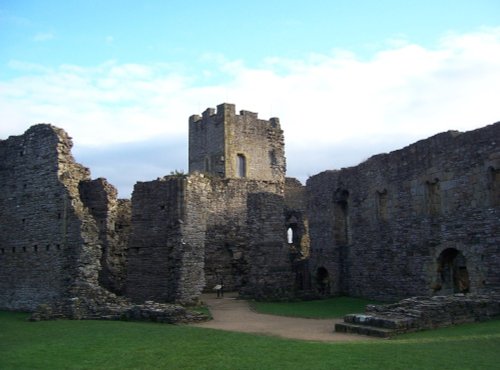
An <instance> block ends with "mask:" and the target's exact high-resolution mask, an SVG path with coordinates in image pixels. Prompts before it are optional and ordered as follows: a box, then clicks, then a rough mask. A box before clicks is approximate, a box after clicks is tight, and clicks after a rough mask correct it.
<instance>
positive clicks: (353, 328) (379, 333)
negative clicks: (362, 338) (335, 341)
mask: <svg viewBox="0 0 500 370" xmlns="http://www.w3.org/2000/svg"><path fill="white" fill-rule="evenodd" d="M335 331H336V332H339V333H352V334H360V335H367V336H370V337H378V338H390V337H391V336H393V335H396V334H397V332H396V331H395V330H392V329H387V328H380V327H375V326H369V325H359V324H352V323H346V322H341V323H337V324H335Z"/></svg>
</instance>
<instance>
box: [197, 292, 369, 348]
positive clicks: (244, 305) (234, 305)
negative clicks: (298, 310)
mask: <svg viewBox="0 0 500 370" xmlns="http://www.w3.org/2000/svg"><path fill="white" fill-rule="evenodd" d="M202 300H203V301H204V302H205V303H206V304H207V305H208V307H209V308H210V312H211V313H212V316H213V320H211V321H208V322H204V323H200V324H194V326H198V327H201V328H212V329H221V330H229V331H239V332H245V333H258V334H266V335H274V336H279V337H284V338H293V339H302V340H312V341H324V342H340V341H356V340H373V338H371V337H365V336H361V335H351V334H344V333H336V332H334V331H333V328H334V325H335V322H336V321H340V320H334V319H326V320H324V319H322V320H319V319H318V320H317V319H301V318H295V317H284V316H274V315H265V314H260V313H256V312H254V311H252V310H251V309H250V307H249V305H248V302H247V301H244V300H240V299H236V296H235V295H233V294H226V296H225V297H224V298H222V299H217V298H216V297H215V294H206V295H203V296H202Z"/></svg>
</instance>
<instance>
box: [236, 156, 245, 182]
mask: <svg viewBox="0 0 500 370" xmlns="http://www.w3.org/2000/svg"><path fill="white" fill-rule="evenodd" d="M237 166H238V171H237V173H238V177H246V176H247V160H246V158H245V156H244V155H243V154H238V156H237Z"/></svg>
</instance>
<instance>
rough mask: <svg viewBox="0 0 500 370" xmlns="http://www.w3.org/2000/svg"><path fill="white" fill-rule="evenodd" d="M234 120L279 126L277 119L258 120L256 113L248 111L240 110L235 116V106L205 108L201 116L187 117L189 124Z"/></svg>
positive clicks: (227, 104)
mask: <svg viewBox="0 0 500 370" xmlns="http://www.w3.org/2000/svg"><path fill="white" fill-rule="evenodd" d="M228 118H231V119H234V120H236V121H238V119H250V120H255V121H256V122H257V121H258V122H259V123H260V124H262V123H267V124H270V126H271V127H273V128H277V127H279V125H280V120H279V118H277V117H272V118H270V119H269V120H262V119H259V117H258V113H255V112H251V111H248V110H240V113H239V114H236V106H235V105H234V104H229V103H222V104H219V105H218V106H217V109H214V108H207V109H205V111H204V112H203V113H202V114H201V116H200V115H199V114H193V115H192V116H190V117H189V124H190V125H191V124H195V123H196V124H201V125H203V124H208V123H212V122H215V123H219V122H221V121H222V120H224V119H228Z"/></svg>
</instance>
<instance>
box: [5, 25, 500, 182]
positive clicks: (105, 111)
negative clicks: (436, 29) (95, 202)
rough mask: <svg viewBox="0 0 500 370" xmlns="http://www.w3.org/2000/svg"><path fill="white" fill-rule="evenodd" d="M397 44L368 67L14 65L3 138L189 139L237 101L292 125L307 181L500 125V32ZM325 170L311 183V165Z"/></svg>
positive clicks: (348, 63) (328, 62) (307, 63)
mask: <svg viewBox="0 0 500 370" xmlns="http://www.w3.org/2000/svg"><path fill="white" fill-rule="evenodd" d="M387 45H389V46H387V47H386V49H384V50H379V51H377V52H376V53H374V55H373V56H372V57H371V58H370V59H368V60H366V59H363V60H362V59H360V58H358V57H357V56H356V55H355V54H353V53H352V52H350V51H348V50H334V51H332V52H331V53H329V54H324V55H319V54H315V55H310V56H308V57H307V58H304V59H303V60H290V59H281V58H276V57H274V58H269V59H267V60H264V61H262V64H261V65H260V66H259V67H258V68H257V67H249V66H247V65H246V64H245V62H244V61H241V60H227V59H225V58H224V57H223V56H220V55H204V56H202V57H201V58H202V59H201V60H202V62H203V63H204V65H205V67H204V68H202V69H200V70H199V71H196V72H194V73H193V72H192V71H186V69H185V67H184V66H181V67H179V66H174V65H168V64H149V65H139V64H120V63H118V62H116V61H109V62H106V63H103V64H102V65H99V66H95V67H93V68H88V67H80V66H70V65H63V66H60V67H59V68H57V69H54V70H51V69H47V68H45V67H44V66H37V65H32V64H26V63H22V62H11V63H10V67H11V68H14V69H16V70H18V71H20V72H22V73H23V76H22V77H18V78H14V79H11V80H4V81H0V111H2V116H3V117H2V118H3V120H2V121H3V122H5V124H2V125H1V127H0V137H2V138H3V137H6V136H8V135H10V134H20V133H22V132H23V131H24V130H25V129H26V128H27V126H28V124H33V123H37V122H53V123H54V124H56V125H58V126H61V127H63V128H64V129H66V130H67V131H68V132H69V133H70V135H71V136H73V137H74V140H75V143H76V144H77V145H79V146H81V147H82V148H87V147H91V146H94V147H96V146H106V145H112V144H119V143H127V142H139V141H147V140H152V139H154V138H156V137H159V136H164V137H171V138H178V140H184V141H185V140H186V136H187V120H188V117H189V116H190V115H191V114H200V113H201V112H202V111H203V110H204V109H205V108H207V107H214V106H215V105H217V104H219V103H222V102H230V103H235V104H237V109H245V110H252V111H255V112H258V113H259V116H260V117H262V118H264V119H267V118H269V117H271V116H278V117H280V119H281V122H282V126H283V128H284V130H285V137H286V144H287V156H288V164H289V166H288V167H289V170H290V171H289V173H290V174H291V175H294V176H300V177H302V178H304V177H305V176H306V175H311V174H314V173H316V172H318V171H319V170H322V169H328V168H334V167H341V166H346V165H353V164H356V163H357V162H359V161H361V160H363V159H366V158H367V157H368V156H370V155H372V154H376V153H378V152H380V151H389V150H394V149H397V148H399V147H401V146H404V145H407V144H409V143H411V142H413V141H415V140H418V139H422V138H425V137H428V136H430V135H433V134H435V133H438V132H441V131H446V130H450V129H458V130H469V129H473V128H477V127H480V126H484V125H487V124H490V123H493V122H495V121H498V120H499V119H500V105H499V104H498V102H499V101H500V89H499V88H498V86H500V63H499V62H500V28H496V29H482V30H479V31H477V32H475V33H470V34H464V35H459V34H448V35H446V36H445V37H443V38H442V39H441V40H440V41H439V43H438V44H437V45H436V47H434V48H432V49H429V48H424V47H422V46H420V45H416V44H412V43H410V42H407V41H404V42H403V41H400V42H391V43H389V44H387ZM218 80H219V81H222V82H216V81H218ZM200 81H201V83H200ZM207 81H210V82H207ZM349 147H352V148H353V149H352V155H349ZM335 148H342V152H339V151H335ZM185 150H187V147H186V148H185ZM346 152H347V153H346ZM313 160H314V161H315V162H314V165H311V166H310V168H313V169H314V170H313V171H311V172H309V171H308V172H307V173H306V171H305V169H304V166H303V165H302V163H299V162H305V163H308V162H311V161H313ZM100 175H101V174H100ZM160 175H163V174H158V176H160ZM130 176H131V180H130V181H131V182H134V181H135V179H134V177H133V176H134V174H133V173H131V175H130ZM111 180H112V179H111Z"/></svg>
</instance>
